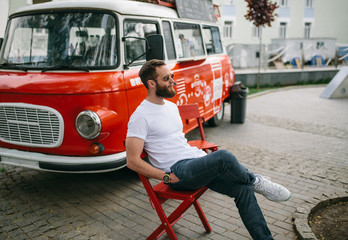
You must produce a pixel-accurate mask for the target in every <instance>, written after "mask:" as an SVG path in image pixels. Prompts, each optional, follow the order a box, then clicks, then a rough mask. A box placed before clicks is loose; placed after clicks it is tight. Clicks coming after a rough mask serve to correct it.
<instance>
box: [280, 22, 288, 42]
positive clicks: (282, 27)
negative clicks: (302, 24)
mask: <svg viewBox="0 0 348 240" xmlns="http://www.w3.org/2000/svg"><path fill="white" fill-rule="evenodd" d="M286 36H287V23H286V22H281V23H280V26H279V38H286Z"/></svg>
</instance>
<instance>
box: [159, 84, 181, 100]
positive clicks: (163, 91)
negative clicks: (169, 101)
mask: <svg viewBox="0 0 348 240" xmlns="http://www.w3.org/2000/svg"><path fill="white" fill-rule="evenodd" d="M175 94H176V92H175V90H174V88H168V87H161V86H159V85H158V84H157V85H156V95H157V96H158V97H163V98H172V97H174V96H175Z"/></svg>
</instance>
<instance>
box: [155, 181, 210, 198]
mask: <svg viewBox="0 0 348 240" xmlns="http://www.w3.org/2000/svg"><path fill="white" fill-rule="evenodd" d="M153 190H154V192H155V193H156V194H157V196H158V197H160V198H164V199H165V200H167V199H177V200H185V199H192V200H194V198H196V196H201V195H202V194H203V193H204V192H205V191H207V190H208V188H207V187H202V188H199V189H197V190H193V191H175V190H173V189H172V188H170V187H169V186H168V185H166V184H164V183H163V182H160V183H158V184H157V185H156V186H154V187H153ZM197 198H198V197H197ZM165 200H164V201H163V202H165ZM163 202H162V201H161V203H163Z"/></svg>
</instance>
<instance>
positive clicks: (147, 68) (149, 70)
mask: <svg viewBox="0 0 348 240" xmlns="http://www.w3.org/2000/svg"><path fill="white" fill-rule="evenodd" d="M163 65H166V63H165V62H164V61H162V60H158V59H152V60H149V61H147V62H146V63H145V64H144V65H143V66H142V67H141V69H140V71H139V77H140V79H141V81H142V82H143V84H144V86H145V87H146V88H148V86H147V81H148V80H151V79H152V80H156V78H157V74H156V67H160V66H163Z"/></svg>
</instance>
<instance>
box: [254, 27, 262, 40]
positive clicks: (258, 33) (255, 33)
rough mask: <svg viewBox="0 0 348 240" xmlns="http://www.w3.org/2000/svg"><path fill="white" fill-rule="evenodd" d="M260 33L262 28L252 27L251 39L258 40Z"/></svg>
mask: <svg viewBox="0 0 348 240" xmlns="http://www.w3.org/2000/svg"><path fill="white" fill-rule="evenodd" d="M261 33H262V28H261V27H256V26H254V25H253V28H252V36H253V38H260V36H261Z"/></svg>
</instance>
